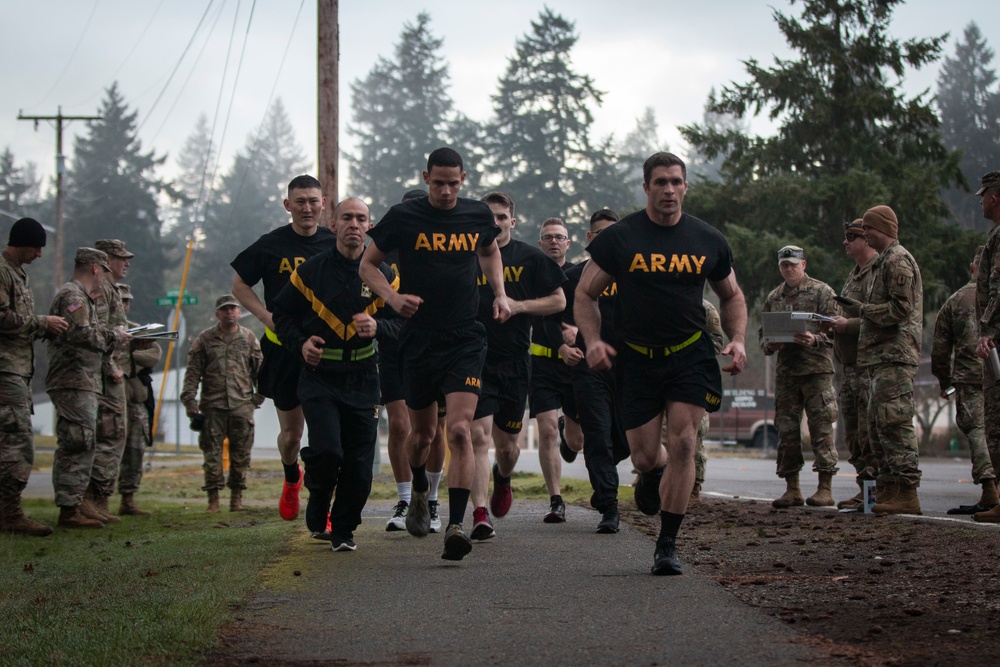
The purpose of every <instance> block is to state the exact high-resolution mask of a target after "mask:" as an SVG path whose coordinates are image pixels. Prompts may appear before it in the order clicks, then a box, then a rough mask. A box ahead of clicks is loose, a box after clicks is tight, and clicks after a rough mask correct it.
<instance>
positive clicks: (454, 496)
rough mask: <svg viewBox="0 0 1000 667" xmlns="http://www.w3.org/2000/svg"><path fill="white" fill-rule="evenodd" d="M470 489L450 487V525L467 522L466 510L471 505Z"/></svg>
mask: <svg viewBox="0 0 1000 667" xmlns="http://www.w3.org/2000/svg"><path fill="white" fill-rule="evenodd" d="M469 493H470V491H469V489H456V488H455V487H453V486H452V487H448V525H449V526H450V525H451V524H453V523H462V522H463V521H465V508H466V507H467V506H468V504H469Z"/></svg>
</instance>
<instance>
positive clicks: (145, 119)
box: [136, 0, 215, 134]
mask: <svg viewBox="0 0 1000 667" xmlns="http://www.w3.org/2000/svg"><path fill="white" fill-rule="evenodd" d="M214 3H215V0H209V1H208V6H207V7H205V12H204V13H203V14H202V15H201V20H199V21H198V25H197V26H195V29H194V33H193V34H192V35H191V39H189V40H188V43H187V46H185V47H184V51H183V52H182V53H181V57H180V58H178V59H177V64H176V65H175V66H174V69H173V71H172V72H170V76H169V77H168V78H167V82H166V83H165V84H163V90H161V91H160V94H159V95H157V96H156V99H155V100H154V101H153V105H152V106H151V107H150V108H149V111H147V112H146V117H145V118H143V119H142V122H141V123H139V127H137V128H136V134H138V133H139V130H141V129H142V127H143V125H145V124H146V121H147V120H149V117H150V116H151V115H152V114H153V110H154V109H156V105H157V104H159V102H160V99H161V98H162V97H163V94H164V93H165V92H167V87H169V86H170V82H171V81H173V79H174V75H175V74H177V70H178V69H180V66H181V63H182V62H184V57H185V56H186V55H187V52H188V49H190V48H191V45H192V44H193V43H194V39H195V37H197V35H198V32H199V31H200V30H201V26H202V24H203V23H205V17H206V16H208V11H209V10H210V9H211V8H212V5H213V4H214Z"/></svg>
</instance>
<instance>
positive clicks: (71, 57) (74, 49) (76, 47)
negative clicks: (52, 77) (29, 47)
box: [31, 0, 100, 107]
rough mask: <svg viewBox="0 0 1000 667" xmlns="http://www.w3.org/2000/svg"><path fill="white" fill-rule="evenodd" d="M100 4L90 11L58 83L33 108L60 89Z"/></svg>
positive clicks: (95, 0) (98, 2)
mask: <svg viewBox="0 0 1000 667" xmlns="http://www.w3.org/2000/svg"><path fill="white" fill-rule="evenodd" d="M99 4H100V0H94V6H93V7H92V8H91V9H90V16H88V17H87V22H86V23H85V24H84V25H83V31H82V32H81V33H80V38H79V39H78V40H76V46H74V47H73V53H71V54H70V55H69V60H67V61H66V66H65V67H63V71H62V73H60V74H59V76H58V78H56V82H55V83H53V84H52V87H51V88H49V92H47V93H45V97H43V98H42V99H41V101H40V102H36V103H35V104H33V105H31V106H32V107H37V106H41V105H42V104H44V103H45V102H46V101H47V100H48V99H49V95H51V94H52V93H54V92H55V90H56V88H58V87H59V84H60V83H61V82H62V79H63V77H64V76H66V72H68V71H69V67H70V65H72V64H73V61H74V60H75V59H76V52H77V51H78V50H79V49H80V44H82V43H83V38H84V37H85V36H86V34H87V29H88V28H90V22H91V20H92V19H93V18H94V14H96V13H97V5H99Z"/></svg>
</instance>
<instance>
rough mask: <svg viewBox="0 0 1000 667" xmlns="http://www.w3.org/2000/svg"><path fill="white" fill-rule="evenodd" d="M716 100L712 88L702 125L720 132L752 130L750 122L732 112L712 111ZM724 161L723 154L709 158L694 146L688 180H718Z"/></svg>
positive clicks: (690, 154)
mask: <svg viewBox="0 0 1000 667" xmlns="http://www.w3.org/2000/svg"><path fill="white" fill-rule="evenodd" d="M716 100H717V95H716V92H715V88H712V90H711V91H710V92H709V93H708V101H707V102H705V110H704V111H703V113H702V117H701V123H702V127H705V128H708V129H710V130H714V131H715V132H718V133H720V134H725V133H726V132H728V131H730V130H732V131H735V132H738V133H740V134H746V133H747V132H748V131H749V130H750V126H749V123H747V122H746V121H743V120H741V119H739V118H737V117H735V116H733V115H731V114H720V113H716V112H714V111H712V107H713V105H715V104H716V103H717V101H716ZM722 163H723V156H722V155H721V154H720V155H716V156H715V157H712V158H709V157H707V156H705V155H702V154H701V153H700V152H699V151H698V150H697V149H695V148H694V147H692V150H690V151H689V153H688V156H687V177H688V182H694V183H698V182H704V181H718V180H719V179H720V177H721V173H722Z"/></svg>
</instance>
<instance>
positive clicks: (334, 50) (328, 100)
mask: <svg viewBox="0 0 1000 667" xmlns="http://www.w3.org/2000/svg"><path fill="white" fill-rule="evenodd" d="M317 4H318V17H317V18H318V20H317V24H318V33H319V34H318V40H317V44H318V51H319V53H318V56H319V57H318V59H317V63H318V67H317V74H318V82H317V83H318V88H317V100H318V103H319V113H318V123H319V125H318V127H317V132H316V137H317V141H318V144H319V182H320V184H322V186H323V193H324V194H325V195H326V199H327V210H326V212H325V213H324V214H323V216H324V217H323V224H326V225H329V224H330V216H331V212H332V211H333V207H334V205H335V204H336V202H337V200H338V198H339V196H340V195H339V190H338V184H337V161H338V159H339V157H340V147H339V143H338V139H339V136H340V122H339V121H340V110H339V108H338V102H339V99H340V83H339V78H338V70H339V69H340V26H339V25H338V23H337V9H338V4H339V0H317Z"/></svg>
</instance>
